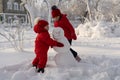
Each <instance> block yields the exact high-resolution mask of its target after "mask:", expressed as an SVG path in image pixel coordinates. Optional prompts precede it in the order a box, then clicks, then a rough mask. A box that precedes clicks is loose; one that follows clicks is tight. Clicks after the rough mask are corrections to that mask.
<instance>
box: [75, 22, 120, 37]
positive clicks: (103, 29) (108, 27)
mask: <svg viewBox="0 0 120 80" xmlns="http://www.w3.org/2000/svg"><path fill="white" fill-rule="evenodd" d="M76 33H77V35H78V36H80V37H91V38H105V37H120V23H118V22H116V23H112V22H105V21H101V22H87V23H85V24H80V25H79V26H78V27H77V28H76Z"/></svg>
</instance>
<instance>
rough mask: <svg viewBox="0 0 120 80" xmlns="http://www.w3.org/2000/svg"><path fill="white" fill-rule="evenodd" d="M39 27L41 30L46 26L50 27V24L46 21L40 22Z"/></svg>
mask: <svg viewBox="0 0 120 80" xmlns="http://www.w3.org/2000/svg"><path fill="white" fill-rule="evenodd" d="M37 25H39V26H40V27H41V28H44V27H45V26H47V25H48V22H47V21H45V20H40V21H39V22H38V23H37Z"/></svg>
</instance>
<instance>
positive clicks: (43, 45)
mask: <svg viewBox="0 0 120 80" xmlns="http://www.w3.org/2000/svg"><path fill="white" fill-rule="evenodd" d="M34 31H35V32H36V33H37V37H36V40H35V54H36V57H35V59H34V60H33V62H32V64H33V65H36V66H37V67H38V68H45V66H46V62H47V52H48V49H49V46H56V45H57V42H56V41H54V40H53V39H51V38H50V35H49V33H48V31H47V30H45V29H44V28H41V27H40V26H38V25H35V26H34Z"/></svg>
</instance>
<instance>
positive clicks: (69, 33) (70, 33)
mask: <svg viewBox="0 0 120 80" xmlns="http://www.w3.org/2000/svg"><path fill="white" fill-rule="evenodd" d="M54 26H55V27H61V28H62V29H63V30H64V33H65V37H66V38H67V39H68V40H72V39H74V40H76V39H77V37H76V34H75V30H74V28H73V26H72V25H71V23H70V22H69V21H68V19H67V17H66V15H64V14H61V16H60V20H59V21H55V22H54Z"/></svg>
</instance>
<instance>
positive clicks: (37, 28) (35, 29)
mask: <svg viewBox="0 0 120 80" xmlns="http://www.w3.org/2000/svg"><path fill="white" fill-rule="evenodd" d="M45 31H47V30H46V29H44V27H40V26H39V25H35V26H34V32H36V33H41V32H45Z"/></svg>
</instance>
